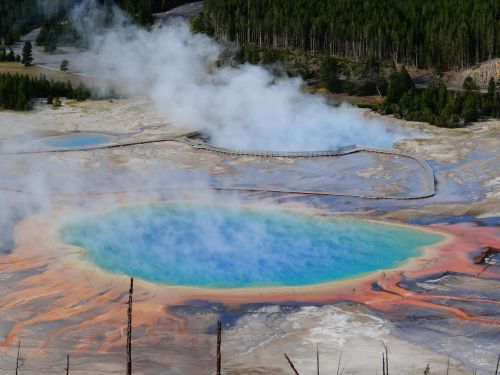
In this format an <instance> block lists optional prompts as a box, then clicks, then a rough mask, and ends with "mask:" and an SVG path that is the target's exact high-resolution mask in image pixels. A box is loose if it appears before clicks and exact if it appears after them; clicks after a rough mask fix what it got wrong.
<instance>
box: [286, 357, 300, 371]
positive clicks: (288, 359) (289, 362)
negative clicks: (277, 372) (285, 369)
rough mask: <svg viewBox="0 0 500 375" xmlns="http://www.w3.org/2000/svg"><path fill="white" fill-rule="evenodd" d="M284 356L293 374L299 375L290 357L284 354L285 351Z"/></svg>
mask: <svg viewBox="0 0 500 375" xmlns="http://www.w3.org/2000/svg"><path fill="white" fill-rule="evenodd" d="M285 358H286V360H287V361H288V364H289V365H290V367H291V368H292V370H293V373H294V374H295V375H300V374H299V372H298V371H297V369H296V368H295V366H294V365H293V362H292V361H291V360H290V358H288V356H287V355H286V353H285Z"/></svg>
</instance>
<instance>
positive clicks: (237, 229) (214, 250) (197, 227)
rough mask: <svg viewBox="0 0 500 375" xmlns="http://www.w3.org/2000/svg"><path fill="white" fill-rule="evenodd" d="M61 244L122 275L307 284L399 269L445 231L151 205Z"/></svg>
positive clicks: (78, 228) (68, 235)
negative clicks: (78, 247)
mask: <svg viewBox="0 0 500 375" xmlns="http://www.w3.org/2000/svg"><path fill="white" fill-rule="evenodd" d="M61 237H62V240H63V241H64V242H66V243H69V244H72V245H76V246H80V247H83V248H85V249H86V250H87V251H86V253H85V257H87V258H88V259H89V260H90V261H92V262H93V263H95V264H96V265H98V266H100V267H102V268H104V269H106V270H108V271H111V272H114V273H118V274H126V275H131V276H134V277H137V278H141V279H144V280H148V281H153V282H157V283H162V284H173V285H185V286H201V287H221V288H240V287H251V286H262V287H265V286H279V285H288V286H293V285H307V284H318V283H323V282H328V281H333V280H340V279H345V278H348V277H352V276H357V275H362V274H365V273H367V272H371V271H375V270H379V269H384V268H390V267H394V266H397V265H398V264H400V263H401V262H404V261H405V260H407V259H408V258H411V257H415V256H418V255H420V254H421V251H422V250H421V249H420V247H421V246H426V245H431V244H434V243H437V242H439V241H440V240H442V238H443V237H442V236H440V235H437V234H433V233H428V232H424V231H419V230H413V229H408V228H402V227H397V226H390V225H385V224H379V223H374V222H366V221H360V220H353V219H343V218H342V219H332V218H322V217H315V216H309V215H306V214H298V213H290V212H286V211H281V210H273V209H243V208H231V207H217V206H204V205H181V204H169V205H152V206H142V207H135V208H127V209H121V210H118V211H115V212H112V213H108V214H105V215H102V216H97V217H94V218H92V219H86V220H83V221H78V222H73V223H71V224H68V225H67V226H66V227H64V228H63V229H62V231H61Z"/></svg>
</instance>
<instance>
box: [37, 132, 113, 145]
mask: <svg viewBox="0 0 500 375" xmlns="http://www.w3.org/2000/svg"><path fill="white" fill-rule="evenodd" d="M112 139H113V137H112V136H110V135H107V134H99V133H74V134H68V135H56V136H53V137H47V138H45V139H43V140H42V142H43V143H44V144H45V145H47V146H49V147H54V148H79V147H89V146H96V145H100V144H103V143H106V142H109V141H111V140H112Z"/></svg>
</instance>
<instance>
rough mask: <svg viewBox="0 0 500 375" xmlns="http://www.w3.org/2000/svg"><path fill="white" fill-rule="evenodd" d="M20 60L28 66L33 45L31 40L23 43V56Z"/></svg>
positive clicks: (31, 59)
mask: <svg viewBox="0 0 500 375" xmlns="http://www.w3.org/2000/svg"><path fill="white" fill-rule="evenodd" d="M21 62H22V63H23V64H24V66H30V65H31V63H32V62H33V47H32V46H31V42H29V41H28V42H26V43H24V47H23V57H22V59H21Z"/></svg>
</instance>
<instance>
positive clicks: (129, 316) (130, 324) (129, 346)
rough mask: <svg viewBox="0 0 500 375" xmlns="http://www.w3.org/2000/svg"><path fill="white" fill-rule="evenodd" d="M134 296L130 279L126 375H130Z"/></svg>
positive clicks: (131, 279) (132, 279) (132, 280)
mask: <svg viewBox="0 0 500 375" xmlns="http://www.w3.org/2000/svg"><path fill="white" fill-rule="evenodd" d="M133 294H134V278H133V277H132V278H130V289H129V292H128V311H127V316H128V323H127V375H132V297H133Z"/></svg>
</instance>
